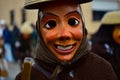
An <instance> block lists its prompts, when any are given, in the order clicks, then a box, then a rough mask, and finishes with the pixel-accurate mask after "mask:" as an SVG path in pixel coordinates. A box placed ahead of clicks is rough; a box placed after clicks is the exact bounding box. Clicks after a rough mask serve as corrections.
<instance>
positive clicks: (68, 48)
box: [54, 43, 76, 55]
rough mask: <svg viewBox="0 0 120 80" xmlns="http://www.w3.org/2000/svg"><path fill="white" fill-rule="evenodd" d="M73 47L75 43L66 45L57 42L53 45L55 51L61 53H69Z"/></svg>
mask: <svg viewBox="0 0 120 80" xmlns="http://www.w3.org/2000/svg"><path fill="white" fill-rule="evenodd" d="M75 47H76V43H74V44H71V45H66V46H64V45H58V44H55V45H54V49H55V51H56V52H58V53H60V54H63V55H64V54H69V53H71V52H72V51H74V49H75Z"/></svg>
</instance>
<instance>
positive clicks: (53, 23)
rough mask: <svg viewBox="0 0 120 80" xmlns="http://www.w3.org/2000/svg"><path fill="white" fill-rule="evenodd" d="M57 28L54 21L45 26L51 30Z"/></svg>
mask: <svg viewBox="0 0 120 80" xmlns="http://www.w3.org/2000/svg"><path fill="white" fill-rule="evenodd" d="M55 26H56V22H55V21H54V20H50V21H48V22H47V23H46V24H45V27H46V28H48V29H50V28H54V27H55Z"/></svg>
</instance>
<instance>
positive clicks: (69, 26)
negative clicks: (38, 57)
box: [39, 2, 83, 61]
mask: <svg viewBox="0 0 120 80" xmlns="http://www.w3.org/2000/svg"><path fill="white" fill-rule="evenodd" d="M61 3H62V2H61ZM39 16H40V32H41V35H42V38H43V41H44V42H45V44H46V46H47V48H48V49H49V50H50V51H51V52H52V53H53V54H54V55H55V56H56V57H57V58H58V59H59V60H62V61H69V60H71V59H72V58H73V56H74V55H75V53H76V51H77V49H78V47H79V46H80V44H81V40H82V38H83V28H82V26H83V24H82V17H81V11H80V7H79V5H77V4H74V3H65V2H64V3H62V4H59V3H53V4H52V6H49V8H48V6H47V7H44V9H43V10H41V11H40V12H39Z"/></svg>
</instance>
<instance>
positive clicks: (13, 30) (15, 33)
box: [9, 23, 20, 62]
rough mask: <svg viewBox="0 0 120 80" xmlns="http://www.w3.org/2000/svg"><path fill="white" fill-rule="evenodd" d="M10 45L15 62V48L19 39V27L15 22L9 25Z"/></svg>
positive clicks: (16, 58)
mask: <svg viewBox="0 0 120 80" xmlns="http://www.w3.org/2000/svg"><path fill="white" fill-rule="evenodd" d="M9 29H10V36H11V38H10V41H11V42H10V45H11V50H12V56H13V59H14V61H15V62H17V60H18V57H17V53H16V52H17V48H18V47H19V44H20V42H19V39H20V30H19V27H18V26H17V24H16V23H13V24H12V25H11V26H10V28H9Z"/></svg>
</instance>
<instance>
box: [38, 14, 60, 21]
mask: <svg viewBox="0 0 120 80" xmlns="http://www.w3.org/2000/svg"><path fill="white" fill-rule="evenodd" d="M49 15H51V16H55V17H59V16H57V15H55V14H53V13H49V12H47V13H45V14H43V16H42V17H41V20H42V19H44V18H45V17H46V16H49ZM39 16H40V13H39Z"/></svg>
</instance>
